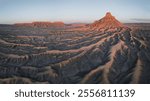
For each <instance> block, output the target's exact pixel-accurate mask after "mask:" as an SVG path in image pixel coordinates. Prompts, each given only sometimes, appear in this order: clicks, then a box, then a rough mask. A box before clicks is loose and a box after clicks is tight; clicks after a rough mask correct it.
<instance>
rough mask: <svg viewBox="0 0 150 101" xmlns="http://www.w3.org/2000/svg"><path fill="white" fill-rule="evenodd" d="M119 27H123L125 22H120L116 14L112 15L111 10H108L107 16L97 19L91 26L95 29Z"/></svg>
mask: <svg viewBox="0 0 150 101" xmlns="http://www.w3.org/2000/svg"><path fill="white" fill-rule="evenodd" d="M118 27H123V24H122V23H120V22H119V21H118V20H117V19H116V18H115V17H114V16H112V15H111V13H110V12H107V13H106V15H105V17H103V18H102V19H100V20H98V21H95V22H94V23H93V24H91V25H90V28H92V29H95V30H100V29H108V28H118Z"/></svg>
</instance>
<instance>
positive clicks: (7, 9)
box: [0, 0, 150, 24]
mask: <svg viewBox="0 0 150 101" xmlns="http://www.w3.org/2000/svg"><path fill="white" fill-rule="evenodd" d="M108 11H110V12H111V13H112V14H113V15H114V16H116V18H117V19H118V20H120V21H121V22H150V0H0V23H5V24H9V23H10V24H11V23H16V22H32V21H52V22H53V21H63V22H65V23H73V22H93V21H95V20H98V19H100V18H101V17H103V16H104V15H105V13H106V12H108Z"/></svg>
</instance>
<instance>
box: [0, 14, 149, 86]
mask: <svg viewBox="0 0 150 101" xmlns="http://www.w3.org/2000/svg"><path fill="white" fill-rule="evenodd" d="M108 16H110V14H109V13H108V14H106V16H105V17H108ZM105 17H104V19H105ZM109 19H111V20H110V21H108V22H107V23H106V22H105V21H104V22H103V21H100V23H99V24H97V25H95V23H94V24H91V26H93V27H91V28H90V29H89V30H86V31H85V30H84V31H81V30H79V31H77V30H76V31H75V30H71V29H69V30H66V29H60V30H58V29H57V30H53V29H50V28H30V27H20V26H19V27H16V26H1V27H0V83H54V84H56V83H74V84H76V83H92V84H93V83H104V84H107V83H112V84H125V83H127V84H128V83H136V84H137V83H150V40H149V39H150V30H143V29H137V28H136V29H134V28H133V27H132V28H130V27H125V26H123V25H122V24H121V23H120V22H118V21H117V20H115V18H114V17H110V18H109ZM110 22H113V25H111V26H108V25H107V24H109V23H110ZM96 23H97V22H96ZM101 23H102V24H101ZM109 25H110V24H109ZM95 26H97V27H95ZM101 26H102V27H101ZM105 26H106V27H107V28H106V27H105ZM103 27H104V28H103ZM93 28H94V29H93Z"/></svg>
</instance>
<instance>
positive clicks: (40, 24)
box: [14, 22, 65, 27]
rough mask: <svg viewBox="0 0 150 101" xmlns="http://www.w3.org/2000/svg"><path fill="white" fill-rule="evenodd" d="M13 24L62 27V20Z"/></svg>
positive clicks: (17, 24)
mask: <svg viewBox="0 0 150 101" xmlns="http://www.w3.org/2000/svg"><path fill="white" fill-rule="evenodd" d="M14 25H15V26H31V27H63V26H65V24H64V23H63V22H32V23H16V24H14Z"/></svg>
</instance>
